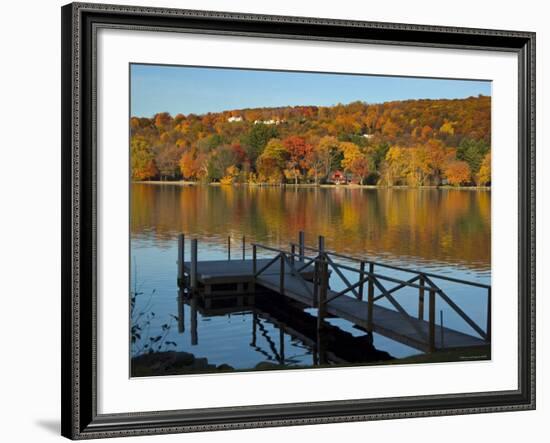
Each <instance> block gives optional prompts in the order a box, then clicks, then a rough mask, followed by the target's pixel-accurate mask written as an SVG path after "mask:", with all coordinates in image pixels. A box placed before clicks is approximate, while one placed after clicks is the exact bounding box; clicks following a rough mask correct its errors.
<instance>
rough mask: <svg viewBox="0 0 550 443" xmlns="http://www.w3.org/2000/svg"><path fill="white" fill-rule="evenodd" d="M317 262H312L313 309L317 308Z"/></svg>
mask: <svg viewBox="0 0 550 443" xmlns="http://www.w3.org/2000/svg"><path fill="white" fill-rule="evenodd" d="M318 298H319V260H318V258H317V260H315V261H314V262H313V307H314V308H316V307H318V306H319V303H318V301H319V300H318Z"/></svg>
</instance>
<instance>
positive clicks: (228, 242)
mask: <svg viewBox="0 0 550 443" xmlns="http://www.w3.org/2000/svg"><path fill="white" fill-rule="evenodd" d="M229 260H231V236H230V235H228V236H227V261H229Z"/></svg>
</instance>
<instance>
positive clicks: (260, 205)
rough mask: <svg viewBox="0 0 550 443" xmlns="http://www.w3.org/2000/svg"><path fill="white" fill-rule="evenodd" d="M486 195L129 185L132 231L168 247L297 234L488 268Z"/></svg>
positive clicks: (388, 254) (284, 241)
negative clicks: (190, 239) (187, 239)
mask: <svg viewBox="0 0 550 443" xmlns="http://www.w3.org/2000/svg"><path fill="white" fill-rule="evenodd" d="M490 208H491V194H490V191H469V190H453V189H445V190H436V189H424V190H423V189H420V190H419V189H360V188H356V189H348V188H336V189H334V188H278V187H277V188H272V187H268V188H265V187H247V186H242V187H231V186H177V185H149V184H134V185H132V209H131V231H132V236H133V237H134V238H135V239H144V238H148V239H152V240H153V241H154V244H155V246H156V247H169V246H171V243H172V242H173V241H174V239H175V236H176V235H177V234H178V233H179V232H187V233H193V235H197V236H199V237H200V238H201V239H203V240H208V241H210V242H213V243H215V244H218V245H219V246H220V247H223V248H225V244H226V239H227V236H228V235H232V236H233V237H234V238H240V236H242V235H245V236H246V238H247V239H249V240H250V241H257V242H263V243H267V244H270V245H273V246H277V247H286V246H287V245H288V243H289V242H290V241H295V240H296V238H297V235H298V232H299V231H300V230H303V231H305V232H306V233H307V234H308V235H311V236H312V238H315V236H317V235H324V236H325V237H326V240H327V244H328V245H330V247H331V248H332V249H333V250H337V251H339V252H343V253H347V254H352V255H365V254H368V255H370V256H376V257H380V256H384V257H385V258H389V259H392V260H400V261H401V262H402V263H403V264H409V263H407V260H408V259H413V260H414V261H415V262H416V263H423V264H428V265H434V264H436V265H437V264H441V263H447V264H452V265H454V266H456V265H460V266H464V267H466V268H468V269H472V270H477V271H488V270H489V269H490V259H491V257H490V250H491V247H490V238H491V223H490V215H491V214H490Z"/></svg>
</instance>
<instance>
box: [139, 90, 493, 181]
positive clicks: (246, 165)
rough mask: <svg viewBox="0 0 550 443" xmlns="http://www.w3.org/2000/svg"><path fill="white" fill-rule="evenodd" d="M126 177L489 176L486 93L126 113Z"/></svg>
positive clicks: (400, 178) (369, 178)
mask: <svg viewBox="0 0 550 443" xmlns="http://www.w3.org/2000/svg"><path fill="white" fill-rule="evenodd" d="M130 128H131V167H132V171H131V173H132V179H133V180H179V179H184V180H190V181H201V182H220V183H222V184H231V183H270V184H280V183H294V184H298V183H316V184H319V183H331V182H339V183H349V182H353V183H360V184H379V185H384V186H394V185H408V186H425V185H441V184H451V185H487V184H489V183H490V156H491V153H490V146H491V98H490V97H487V96H478V97H469V98H466V99H455V100H447V99H445V100H406V101H395V102H387V103H382V104H367V103H363V102H353V103H350V104H347V105H341V104H339V105H336V106H332V107H316V106H295V107H282V108H261V109H241V110H231V111H225V112H219V113H208V114H204V115H194V114H189V115H182V114H178V115H175V116H171V115H170V114H168V113H160V114H156V115H155V116H153V117H152V118H143V117H132V118H131V119H130Z"/></svg>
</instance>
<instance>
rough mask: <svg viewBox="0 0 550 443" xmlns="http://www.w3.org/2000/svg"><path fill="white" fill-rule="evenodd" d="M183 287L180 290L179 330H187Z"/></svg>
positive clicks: (180, 331) (181, 332)
mask: <svg viewBox="0 0 550 443" xmlns="http://www.w3.org/2000/svg"><path fill="white" fill-rule="evenodd" d="M183 297H184V294H183V289H181V288H180V289H179V290H178V332H179V333H180V334H183V333H184V332H185V305H184V303H183Z"/></svg>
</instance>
